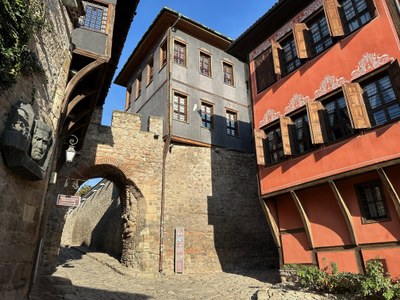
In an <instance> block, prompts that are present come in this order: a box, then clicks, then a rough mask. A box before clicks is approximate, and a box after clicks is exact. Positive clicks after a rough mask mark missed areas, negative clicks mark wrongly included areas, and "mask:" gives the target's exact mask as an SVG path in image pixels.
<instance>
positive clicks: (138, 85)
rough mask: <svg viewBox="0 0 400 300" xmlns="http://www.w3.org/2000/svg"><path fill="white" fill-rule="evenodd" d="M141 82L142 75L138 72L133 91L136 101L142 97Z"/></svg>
mask: <svg viewBox="0 0 400 300" xmlns="http://www.w3.org/2000/svg"><path fill="white" fill-rule="evenodd" d="M142 81H143V73H142V72H139V73H138V75H137V76H136V89H135V100H136V99H138V98H139V97H140V96H141V95H142V83H143V82H142Z"/></svg>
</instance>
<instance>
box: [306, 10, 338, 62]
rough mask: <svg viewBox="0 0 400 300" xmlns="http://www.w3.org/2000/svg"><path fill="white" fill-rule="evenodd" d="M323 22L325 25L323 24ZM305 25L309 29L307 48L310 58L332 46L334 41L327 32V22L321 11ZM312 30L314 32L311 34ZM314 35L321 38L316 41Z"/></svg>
mask: <svg viewBox="0 0 400 300" xmlns="http://www.w3.org/2000/svg"><path fill="white" fill-rule="evenodd" d="M324 20H325V24H323V23H324ZM306 24H307V27H308V29H309V36H310V38H309V47H310V52H311V53H312V56H317V55H319V54H321V53H322V52H324V51H325V50H326V49H329V48H330V47H332V46H333V45H334V43H335V41H334V39H333V37H332V35H331V33H330V31H329V25H328V20H327V18H326V14H325V13H324V11H323V10H321V11H319V12H318V13H317V14H316V15H315V16H314V17H313V18H312V19H310V21H308V22H307V23H306ZM314 28H315V29H316V30H315V32H313V29H314ZM315 35H319V36H320V37H321V38H320V39H319V40H316V38H315ZM319 47H320V49H319Z"/></svg>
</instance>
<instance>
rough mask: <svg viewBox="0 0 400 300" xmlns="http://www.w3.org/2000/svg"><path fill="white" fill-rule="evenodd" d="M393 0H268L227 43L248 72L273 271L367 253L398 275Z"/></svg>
mask: <svg viewBox="0 0 400 300" xmlns="http://www.w3.org/2000/svg"><path fill="white" fill-rule="evenodd" d="M399 9H400V5H399V1H397V0H386V1H385V0H315V1H298V0H280V1H278V3H276V4H275V5H274V6H273V7H272V8H271V9H270V10H269V11H268V12H267V13H266V14H265V15H264V16H263V17H261V18H260V19H259V20H258V21H257V22H256V23H255V24H254V25H253V26H252V27H250V28H249V29H248V30H247V31H246V32H245V33H244V34H243V35H242V36H241V37H239V38H238V39H237V40H236V41H235V42H234V43H233V44H232V45H231V47H230V49H229V52H230V53H232V54H234V55H236V56H237V57H239V58H241V59H243V60H247V61H248V62H249V65H250V74H251V75H250V76H251V89H252V101H253V102H252V104H253V116H254V127H255V128H254V129H255V140H256V148H257V160H258V165H259V169H258V175H259V185H260V199H261V200H262V203H263V206H264V208H265V212H266V215H267V217H268V221H269V225H270V227H271V229H272V232H273V233H274V239H275V242H276V245H277V246H278V248H279V251H280V259H281V265H284V264H293V263H296V264H314V265H318V266H320V267H322V266H323V265H324V263H325V261H327V262H336V263H337V265H338V267H339V271H350V272H363V271H364V270H365V265H366V262H367V261H368V260H370V259H374V258H379V259H380V260H381V261H382V262H383V264H384V267H385V268H386V271H388V272H389V273H390V274H391V276H392V277H393V278H396V277H400V264H399V257H400V217H399V216H400V198H399V195H400V176H399V175H400V123H399V120H400V69H399V59H400V52H399V49H400V43H399V32H400V31H399V24H400V22H399Z"/></svg>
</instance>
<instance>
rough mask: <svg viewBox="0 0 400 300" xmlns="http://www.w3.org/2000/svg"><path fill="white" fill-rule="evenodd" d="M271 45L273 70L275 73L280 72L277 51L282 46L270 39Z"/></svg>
mask: <svg viewBox="0 0 400 300" xmlns="http://www.w3.org/2000/svg"><path fill="white" fill-rule="evenodd" d="M271 47H272V58H273V61H274V71H275V74H279V75H280V74H282V72H281V61H280V55H279V52H280V51H281V50H282V47H281V45H280V44H279V43H277V42H275V41H271Z"/></svg>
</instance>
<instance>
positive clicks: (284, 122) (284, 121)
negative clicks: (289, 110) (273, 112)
mask: <svg viewBox="0 0 400 300" xmlns="http://www.w3.org/2000/svg"><path fill="white" fill-rule="evenodd" d="M280 124H281V133H282V144H283V154H285V155H292V145H291V142H290V134H289V131H290V130H289V126H290V125H293V122H292V120H291V119H290V118H289V117H281V118H280Z"/></svg>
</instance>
